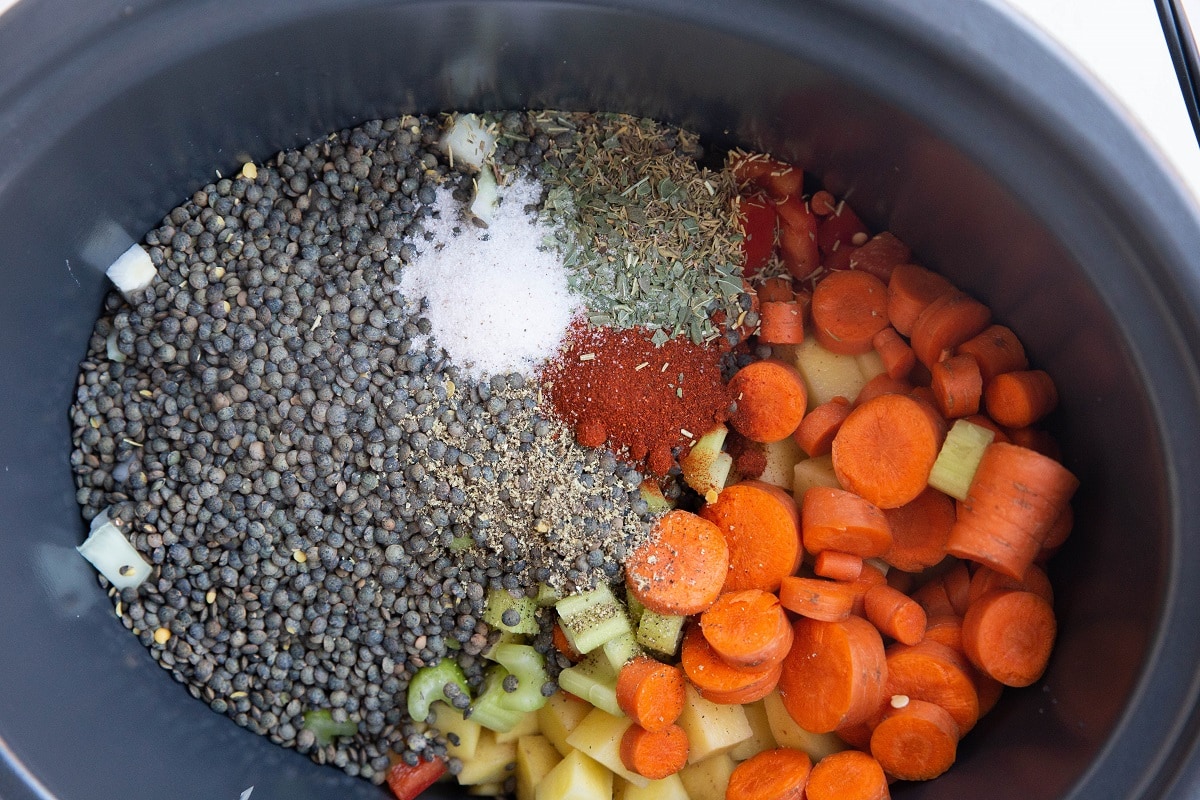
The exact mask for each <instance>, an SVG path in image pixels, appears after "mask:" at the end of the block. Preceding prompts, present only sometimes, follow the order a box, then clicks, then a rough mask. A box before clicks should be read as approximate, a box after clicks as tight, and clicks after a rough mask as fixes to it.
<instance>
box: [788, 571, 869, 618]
mask: <svg viewBox="0 0 1200 800" xmlns="http://www.w3.org/2000/svg"><path fill="white" fill-rule="evenodd" d="M862 593H863V594H866V591H865V590H864V591H863V592H862ZM858 595H859V592H858V589H857V587H855V586H854V584H852V583H842V582H840V581H830V580H825V579H824V578H802V577H796V576H788V577H786V578H784V579H783V584H782V585H781V586H780V587H779V602H780V604H781V605H782V606H783V607H784V608H786V609H787V610H788V611H794V612H795V613H797V614H799V615H800V616H802V617H808V618H809V619H815V620H820V621H822V622H837V621H839V620H843V619H846V617H849V616H850V614H851V613H852V612H853V611H854V601H855V599H856V598H857V597H858Z"/></svg>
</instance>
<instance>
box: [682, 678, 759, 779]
mask: <svg viewBox="0 0 1200 800" xmlns="http://www.w3.org/2000/svg"><path fill="white" fill-rule="evenodd" d="M686 691H687V697H686V699H685V701H684V703H683V713H682V714H680V715H679V720H678V722H677V723H676V724H677V725H679V727H681V728H683V730H684V732H685V733H687V736H688V743H689V744H690V746H691V750H690V752H689V753H688V763H689V764H695V763H696V762H698V761H703V760H704V759H706V758H708V757H709V756H712V755H717V754H719V753H726V752H729V751H730V750H732V749H733V748H735V747H737V745H738V744H740V743H741V742H744V741H746V740H747V739H749V738H750V737H751V736H753V735H754V730H753V729H752V728H751V727H750V723H749V721H747V720H746V712H745V711H743V710H742V707H741V706H739V705H718V704H717V703H710V702H709V701H707V700H705V699H704V698H703V697H701V696H700V693H699V692H697V691H696V689H695V687H693V686H692V685H690V684H689V685H688V686H687V687H686Z"/></svg>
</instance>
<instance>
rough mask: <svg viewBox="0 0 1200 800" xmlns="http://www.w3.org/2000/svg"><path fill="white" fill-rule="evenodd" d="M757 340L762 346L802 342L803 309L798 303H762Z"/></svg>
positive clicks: (766, 301)
mask: <svg viewBox="0 0 1200 800" xmlns="http://www.w3.org/2000/svg"><path fill="white" fill-rule="evenodd" d="M758 340H759V341H760V342H762V343H763V344H800V343H801V342H803V341H804V309H802V308H801V307H800V304H799V303H796V302H793V301H789V302H786V303H778V302H774V301H768V300H764V301H762V306H761V310H760V311H759V323H758Z"/></svg>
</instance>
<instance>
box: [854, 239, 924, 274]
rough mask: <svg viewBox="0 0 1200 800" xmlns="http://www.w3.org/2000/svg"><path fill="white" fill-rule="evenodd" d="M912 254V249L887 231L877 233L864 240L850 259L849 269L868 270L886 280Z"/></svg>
mask: <svg viewBox="0 0 1200 800" xmlns="http://www.w3.org/2000/svg"><path fill="white" fill-rule="evenodd" d="M911 256H912V250H910V249H909V248H908V245H906V244H905V243H904V242H902V241H900V240H899V239H897V238H896V237H895V236H894V235H893V234H891V233H889V232H888V231H884V232H882V233H878V234H876V235H874V236H872V237H871V238H870V239H869V240H867V241H866V242H864V243H863V244H862V246H860V247H859V248H858V250H856V251H855V252H854V257H853V258H851V259H850V269H856V270H862V271H863V272H869V273H871V274H872V275H874V276H875V277H876V278H879V280H881V281H884V282H886V281H887V280H888V279H890V278H891V277H892V271H893V270H894V269H895V268H896V267H897V266H898V265H900V264H903V263H905V262H906V261H908V259H909V258H910V257H911Z"/></svg>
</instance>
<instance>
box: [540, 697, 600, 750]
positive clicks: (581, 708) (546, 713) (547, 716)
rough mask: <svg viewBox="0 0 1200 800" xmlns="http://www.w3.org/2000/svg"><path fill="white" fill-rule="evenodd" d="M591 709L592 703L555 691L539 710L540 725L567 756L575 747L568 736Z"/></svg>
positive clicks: (546, 735) (543, 731)
mask: <svg viewBox="0 0 1200 800" xmlns="http://www.w3.org/2000/svg"><path fill="white" fill-rule="evenodd" d="M591 710H592V706H591V704H590V703H585V702H583V701H582V700H580V699H579V698H578V697H575V696H574V695H570V694H567V693H566V692H555V693H554V694H553V695H552V696H551V697H550V699H549V700H547V701H546V705H544V706H542V707H541V708H540V709H538V711H537V718H538V727H539V728H541V731H542V735H544V736H545V737H546V738H547V739H549V740H550V743H551V744H553V745H554V748H555V749H556V750H558V752H559V753H560V754H561V755H564V756H565V755H566V754H567V753H569V752H571V751H572V750H574V749H575V748H573V747H571V746H570V745H569V744H567V737H568V736H570V735H571V731H573V730H575V726H577V725H578V724H579V723H580V722H582V721H583V718H584V717H586V716H587V715H588V712H589V711H591Z"/></svg>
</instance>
